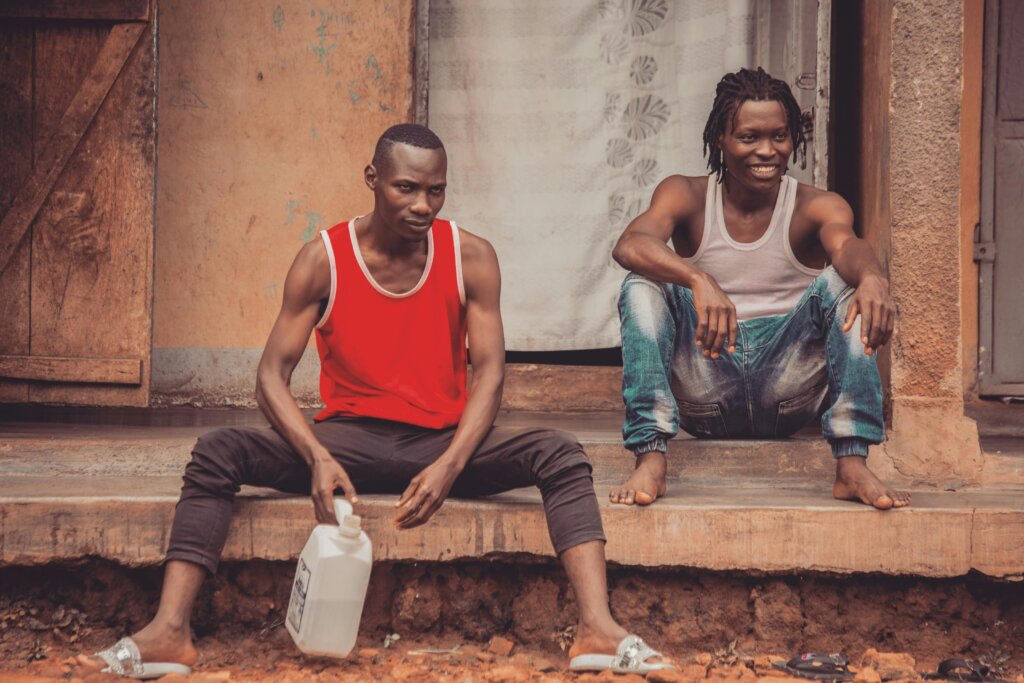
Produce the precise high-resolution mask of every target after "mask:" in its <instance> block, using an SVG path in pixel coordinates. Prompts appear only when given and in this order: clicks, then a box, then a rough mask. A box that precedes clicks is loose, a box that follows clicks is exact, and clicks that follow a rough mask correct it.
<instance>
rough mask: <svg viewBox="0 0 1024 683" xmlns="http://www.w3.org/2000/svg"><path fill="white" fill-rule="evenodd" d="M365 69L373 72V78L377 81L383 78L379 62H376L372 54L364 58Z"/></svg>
mask: <svg viewBox="0 0 1024 683" xmlns="http://www.w3.org/2000/svg"><path fill="white" fill-rule="evenodd" d="M366 70H367V71H368V72H372V73H373V80H375V81H379V80H381V79H382V78H384V71H383V70H382V69H381V68H380V64H378V63H377V58H376V57H375V56H374V55H370V57H369V58H368V59H367V60H366Z"/></svg>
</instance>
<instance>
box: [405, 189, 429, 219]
mask: <svg viewBox="0 0 1024 683" xmlns="http://www.w3.org/2000/svg"><path fill="white" fill-rule="evenodd" d="M409 210H410V211H412V212H413V213H415V214H417V215H421V216H426V215H428V214H430V202H429V201H427V193H426V192H417V193H416V199H415V200H414V201H413V203H412V206H411V207H410V208H409Z"/></svg>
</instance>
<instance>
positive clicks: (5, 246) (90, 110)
mask: <svg viewBox="0 0 1024 683" xmlns="http://www.w3.org/2000/svg"><path fill="white" fill-rule="evenodd" d="M147 26H148V25H147V24H135V23H132V24H116V25H114V26H113V27H112V28H111V29H110V33H109V34H108V36H107V39H106V41H105V42H104V44H103V47H102V48H101V49H100V53H99V55H98V56H97V57H96V61H95V63H94V64H93V67H92V70H91V71H90V72H89V74H88V75H87V76H86V77H85V81H84V82H83V83H82V86H81V88H80V89H79V90H78V92H77V93H76V94H75V97H74V99H73V100H72V101H71V104H70V105H69V106H68V108H67V111H66V112H65V113H64V116H63V118H62V119H61V122H60V125H59V126H58V128H57V130H56V131H54V134H53V137H52V138H50V140H49V142H48V143H47V144H46V146H45V147H44V148H43V151H42V152H41V154H40V155H39V156H38V158H37V159H36V162H35V165H34V166H33V168H32V172H31V174H30V175H29V177H28V180H27V181H26V182H25V184H24V185H22V187H21V190H20V191H19V192H18V195H17V197H16V198H15V199H14V202H13V203H12V206H11V208H10V209H9V210H8V211H7V214H6V215H5V216H4V218H3V221H0V272H2V271H3V270H4V268H5V267H6V266H7V263H8V262H9V261H10V260H11V257H12V256H13V255H14V251H15V249H16V248H17V246H18V244H19V243H20V242H21V240H22V238H23V237H24V236H25V233H26V232H28V228H29V226H30V225H31V224H32V221H33V220H34V219H35V217H36V214H37V213H38V212H39V209H40V207H42V205H43V202H44V201H45V200H46V197H47V196H48V195H49V194H50V191H51V190H52V189H53V186H54V184H55V183H56V182H57V179H58V178H59V177H60V175H61V173H62V172H63V170H64V167H65V165H66V164H67V162H68V160H69V159H70V158H71V155H72V154H74V152H75V150H76V149H77V148H78V145H79V143H80V142H81V140H82V137H83V136H84V135H85V131H86V130H87V129H88V128H89V125H90V124H91V123H92V120H93V118H95V116H96V112H97V111H99V108H100V105H101V104H103V100H104V99H105V98H106V96H107V93H108V92H110V88H111V86H113V84H114V81H115V80H116V79H117V76H118V74H120V73H121V69H122V68H124V64H125V62H126V61H127V59H128V57H129V55H130V54H131V52H132V48H133V47H134V46H135V44H136V43H137V42H138V40H139V36H140V35H142V33H143V30H144V29H145V28H146V27H147Z"/></svg>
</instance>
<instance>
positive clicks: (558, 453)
mask: <svg viewBox="0 0 1024 683" xmlns="http://www.w3.org/2000/svg"><path fill="white" fill-rule="evenodd" d="M535 436H536V439H537V449H536V452H537V453H538V454H539V455H540V457H539V458H538V462H537V463H536V464H535V468H536V474H537V476H538V478H540V479H541V480H544V479H550V478H553V477H557V476H559V475H560V474H562V473H564V472H566V471H568V470H573V469H576V468H583V469H585V470H586V472H587V473H588V474H589V473H590V471H591V464H590V459H589V458H587V454H586V452H585V451H584V450H583V446H581V445H580V442H579V439H577V438H576V437H575V436H573V435H572V434H570V433H569V432H565V431H562V430H560V429H539V430H537V431H536V435H535Z"/></svg>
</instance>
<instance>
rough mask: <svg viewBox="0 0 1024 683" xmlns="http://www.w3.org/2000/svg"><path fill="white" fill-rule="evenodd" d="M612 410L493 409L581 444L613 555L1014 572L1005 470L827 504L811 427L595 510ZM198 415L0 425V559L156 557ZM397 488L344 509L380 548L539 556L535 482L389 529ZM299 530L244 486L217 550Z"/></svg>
mask: <svg viewBox="0 0 1024 683" xmlns="http://www.w3.org/2000/svg"><path fill="white" fill-rule="evenodd" d="M221 418H223V416H221ZM230 418H231V421H232V423H233V424H259V420H258V419H257V418H253V417H252V416H251V415H250V416H248V417H247V416H246V415H245V414H241V415H237V414H231V416H230ZM619 419H620V418H619V416H618V415H617V414H599V413H585V414H549V415H539V414H535V413H533V414H515V413H513V414H503V415H502V416H501V418H500V419H499V423H501V424H508V425H518V426H528V425H530V426H539V427H552V428H560V429H567V430H569V431H571V432H573V433H575V434H576V435H577V436H578V437H579V438H580V440H581V442H582V443H583V444H584V446H585V447H586V449H587V451H588V453H589V454H590V457H591V460H592V461H593V463H594V466H595V469H594V476H595V482H596V485H597V488H598V498H599V501H601V503H602V514H603V518H604V524H605V532H606V534H607V536H608V539H609V544H608V549H607V553H608V557H609V559H610V560H612V561H613V562H617V563H621V564H623V565H632V566H644V567H658V566H675V567H694V568H701V569H712V570H741V571H763V572H801V571H823V572H836V573H851V572H881V573H887V574H913V575H920V576H936V577H939V576H960V575H963V574H965V573H967V572H969V571H971V570H976V571H979V572H983V573H985V574H988V575H991V576H997V577H1022V576H1024V545H1022V544H1021V543H1020V539H1021V538H1024V495H1022V493H1021V489H1020V488H1019V487H1014V482H1015V481H1016V480H1014V481H1011V482H1010V484H1007V483H1006V481H1003V482H1001V483H1000V482H994V484H995V485H993V486H985V487H982V488H975V489H965V490H963V491H960V492H951V491H944V492H939V491H935V490H934V489H932V490H927V491H917V492H915V494H914V506H913V507H911V508H909V509H906V510H899V511H892V512H888V513H883V512H878V511H875V510H872V509H869V508H867V507H865V506H862V505H858V504H854V503H847V502H840V501H835V500H833V499H832V498H831V485H830V484H831V479H832V476H833V466H834V465H833V460H832V458H831V455H830V454H829V452H828V449H827V447H826V446H825V444H824V443H822V441H821V439H820V437H817V436H814V435H812V434H808V435H805V436H803V437H801V438H794V439H787V440H779V441H699V440H694V439H684V438H679V439H675V440H673V441H672V442H671V444H670V461H671V469H670V480H669V491H668V495H667V496H665V497H664V498H663V499H662V500H661V501H659V502H658V503H657V504H656V505H654V506H652V507H650V508H629V507H622V506H611V505H610V504H608V503H607V494H608V491H609V489H610V488H611V486H612V485H615V484H618V483H620V482H622V481H624V479H625V478H626V476H628V474H629V472H630V471H631V470H632V467H633V459H632V457H631V455H630V454H629V453H628V452H625V451H624V450H623V449H622V446H621V442H620V440H619V439H620V437H619V434H618V429H619V424H618V421H619ZM214 426H217V424H216V423H208V424H196V423H195V422H192V421H188V422H186V423H185V424H184V425H182V426H175V423H174V422H173V421H169V422H168V423H166V424H162V425H160V426H111V425H90V424H64V423H51V424H46V423H31V424H19V423H3V424H0V564H7V565H38V564H45V563H48V562H55V561H68V560H77V559H82V558H86V557H92V556H95V557H102V558H106V559H110V560H114V561H117V562H121V563H124V564H126V565H146V564H154V563H157V562H159V561H160V560H161V558H162V556H163V553H164V550H165V547H166V543H167V534H168V533H169V529H170V524H171V520H172V516H173V511H174V505H175V503H176V501H177V498H178V492H179V490H180V487H181V473H182V471H183V468H184V465H185V463H186V462H187V461H188V458H189V451H190V450H191V447H192V445H193V444H194V442H195V439H196V437H197V436H198V435H199V434H201V433H203V432H204V431H206V430H208V429H210V428H211V427H214ZM999 443H1000V446H1001V448H1002V449H1003V451H1004V453H1005V455H1004V456H1003V457H1004V458H1005V459H1006V461H1007V463H1006V467H1004V468H1003V469H1007V468H1014V467H1019V465H1020V463H1021V462H1024V454H1022V453H1021V452H1020V447H1019V445H1017V442H1016V441H1009V442H1006V443H1003V442H999ZM1003 475H1005V472H1003ZM998 478H999V477H996V479H998ZM1002 478H1003V479H1004V480H1005V479H1006V477H1005V476H1003V477H1002ZM1011 479H1012V478H1011ZM395 500H396V497H395V496H364V501H365V504H364V505H362V506H361V509H360V514H362V515H363V516H364V518H365V519H366V527H367V531H368V532H369V534H370V535H371V538H373V541H374V548H375V553H376V555H377V557H378V558H379V559H384V560H397V561H417V560H435V561H436V560H442V561H443V560H455V559H460V558H481V557H487V556H494V555H501V554H521V555H527V556H540V557H550V556H551V553H552V551H551V545H550V541H549V539H548V534H547V527H546V524H545V520H544V514H543V509H542V507H541V504H540V497H539V494H538V493H537V492H536V491H535V490H521V491H515V492H510V493H507V494H503V495H500V496H494V497H491V498H488V499H484V500H475V501H466V500H450V501H447V502H446V503H445V505H444V506H443V507H442V508H441V510H440V511H439V513H438V514H437V515H436V516H435V518H434V519H433V520H432V521H431V522H430V523H429V524H428V525H426V526H425V527H422V528H420V529H416V530H412V531H405V532H398V531H396V530H395V529H394V528H393V526H392V524H391V519H392V517H393V513H394V508H393V504H394V501H395ZM313 524H314V519H313V514H312V507H311V505H310V502H309V500H308V499H307V498H305V497H286V496H282V495H281V494H276V493H274V492H268V491H265V490H259V489H246V490H243V494H242V495H241V496H240V497H239V498H238V501H237V504H236V515H235V517H234V520H233V523H232V526H231V531H230V535H229V539H228V543H227V547H226V549H225V555H224V557H225V559H228V560H248V559H254V558H263V559H272V560H291V559H294V558H295V557H296V556H297V554H298V552H299V551H300V549H301V547H302V545H303V543H304V542H305V539H306V537H307V535H308V533H309V530H310V529H311V528H312V526H313Z"/></svg>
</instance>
